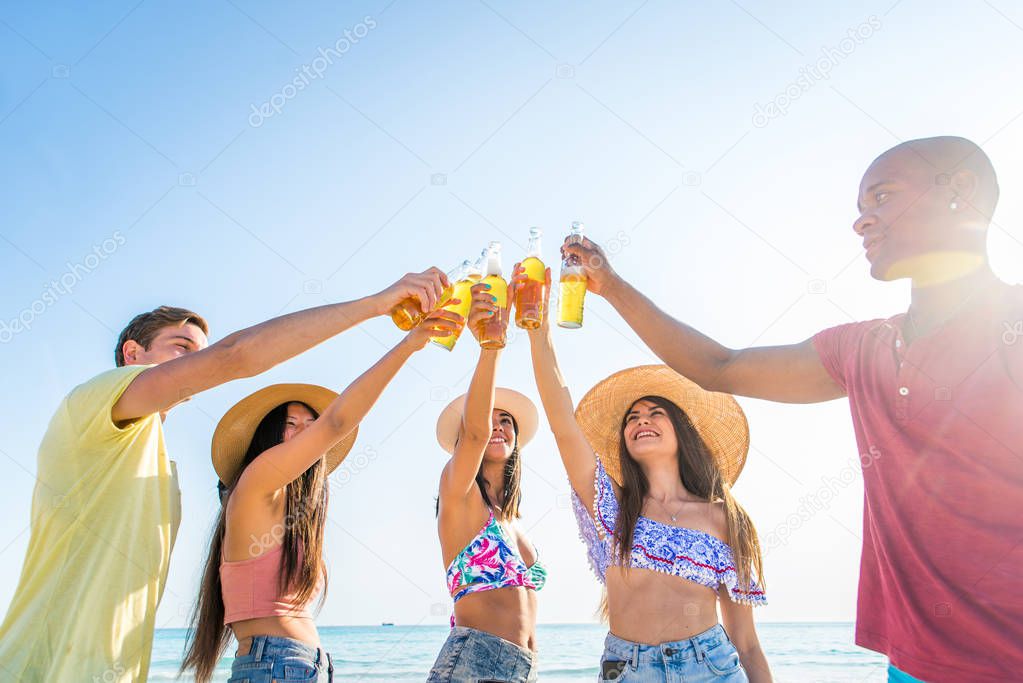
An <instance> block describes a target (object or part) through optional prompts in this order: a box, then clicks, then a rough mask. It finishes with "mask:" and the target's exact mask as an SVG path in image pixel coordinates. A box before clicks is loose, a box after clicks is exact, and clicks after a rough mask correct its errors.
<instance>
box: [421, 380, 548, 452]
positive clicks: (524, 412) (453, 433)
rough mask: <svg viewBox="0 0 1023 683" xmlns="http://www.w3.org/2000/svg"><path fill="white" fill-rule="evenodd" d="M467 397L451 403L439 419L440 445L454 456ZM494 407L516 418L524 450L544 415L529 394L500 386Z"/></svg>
mask: <svg viewBox="0 0 1023 683" xmlns="http://www.w3.org/2000/svg"><path fill="white" fill-rule="evenodd" d="M465 397H466V394H462V395H461V396H459V397H458V398H456V399H455V400H454V401H452V402H451V403H449V404H448V405H447V407H446V408H444V410H443V411H441V414H440V417H438V418H437V443H439V444H440V447H441V448H443V449H444V450H445V451H447V452H448V453H450V454H452V455H454V453H455V443H456V442H457V441H458V432H459V431H460V430H461V429H462V415H463V414H464V413H465ZM494 408H495V409H497V410H504V411H506V412H507V413H509V414H510V415H511V416H512V417H514V418H515V424H517V425H518V428H519V433H518V438H517V442H518V447H519V448H523V447H524V446H525V445H526V444H528V443H529V442H530V441H532V440H533V437H534V436H536V430H537V428H538V427H539V424H540V416H539V413H538V412H537V410H536V404H534V403H533V402H532V401H531V400H530V399H529V397H527V396H526V395H525V394H520V393H519V392H517V391H515V390H514V389H505V388H503V387H497V388H496V389H495V390H494Z"/></svg>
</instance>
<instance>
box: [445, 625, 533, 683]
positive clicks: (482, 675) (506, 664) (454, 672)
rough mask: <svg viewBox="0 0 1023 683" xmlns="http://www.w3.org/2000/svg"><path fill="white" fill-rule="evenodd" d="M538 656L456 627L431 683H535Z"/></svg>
mask: <svg viewBox="0 0 1023 683" xmlns="http://www.w3.org/2000/svg"><path fill="white" fill-rule="evenodd" d="M535 680H536V653H535V652H532V651H530V650H527V649H525V648H523V647H519V646H518V645H516V644H515V643H510V642H508V641H507V640H504V639H503V638H498V637H497V636H495V635H492V634H490V633H487V632H485V631H478V630H476V629H474V628H468V627H466V626H455V627H454V628H452V629H451V632H450V633H449V634H448V639H447V640H446V641H445V642H444V647H442V648H441V650H440V654H439V655H437V661H436V662H434V663H433V669H431V670H430V677H429V678H427V679H426V681H427V683H448V682H449V681H452V682H457V683H490V682H491V681H493V682H494V683H531V682H532V681H535Z"/></svg>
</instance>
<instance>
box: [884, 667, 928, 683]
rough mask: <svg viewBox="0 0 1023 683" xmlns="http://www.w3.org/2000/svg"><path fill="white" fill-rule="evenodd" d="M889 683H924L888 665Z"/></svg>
mask: <svg viewBox="0 0 1023 683" xmlns="http://www.w3.org/2000/svg"><path fill="white" fill-rule="evenodd" d="M888 683H924V681H921V680H920V679H919V678H913V677H912V676H910V675H909V674H908V673H906V672H905V671H902V670H901V669H896V668H895V667H894V666H892V665H891V664H889V665H888Z"/></svg>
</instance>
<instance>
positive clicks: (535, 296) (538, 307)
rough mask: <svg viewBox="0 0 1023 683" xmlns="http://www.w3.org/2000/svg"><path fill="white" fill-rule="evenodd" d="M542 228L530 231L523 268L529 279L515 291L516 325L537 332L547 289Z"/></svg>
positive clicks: (541, 320)
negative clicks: (541, 252) (541, 245)
mask: <svg viewBox="0 0 1023 683" xmlns="http://www.w3.org/2000/svg"><path fill="white" fill-rule="evenodd" d="M540 234H541V233H540V228H530V229H529V246H528V247H527V248H526V258H525V259H523V261H522V267H523V269H524V270H525V271H526V277H527V278H529V279H528V280H526V281H525V282H523V283H522V284H521V285H520V286H519V287H518V289H516V290H515V324H516V325H518V326H519V327H521V328H523V329H525V330H535V329H537V328H538V327H540V323H542V322H543V316H544V315H545V313H546V312H545V311H544V310H543V303H544V299H545V298H546V294H547V292H546V291H545V290H546V288H547V283H546V279H547V278H546V275H545V270H546V268H545V267H544V264H543V261H542V260H541V259H540Z"/></svg>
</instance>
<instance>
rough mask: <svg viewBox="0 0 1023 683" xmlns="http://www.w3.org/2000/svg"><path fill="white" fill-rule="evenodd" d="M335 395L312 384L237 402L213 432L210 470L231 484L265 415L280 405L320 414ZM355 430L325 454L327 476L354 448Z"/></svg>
mask: <svg viewBox="0 0 1023 683" xmlns="http://www.w3.org/2000/svg"><path fill="white" fill-rule="evenodd" d="M337 396H338V395H337V393H336V392H333V391H331V390H330V389H327V388H326V387H321V386H317V385H315V384H273V385H271V386H268V387H266V388H265V389H260V390H259V391H257V392H255V393H254V394H250V395H248V396H246V397H245V398H243V399H242V400H240V401H238V402H237V403H235V404H234V406H232V407H231V409H230V410H228V411H227V413H225V414H224V417H222V418H221V419H220V423H219V424H217V429H216V431H214V432H213V469H214V470H216V472H217V476H219V477H220V481H222V482H224V484H226V485H227V486H231V485H232V484H233V483H234V480H235V477H237V476H238V470H239V468H240V467H241V464H242V461H243V460H244V459H245V454H246V453H247V452H248V450H249V445H250V444H251V443H252V436H253V434H255V433H256V427H258V426H259V423H260V422H262V421H263V418H264V417H266V416H267V414H268V413H269V412H270V411H271V410H273V409H274V408H276V407H277V406H279V405H281V404H282V403H292V402H297V403H305V404H306V405H307V406H309V407H310V408H312V409H313V410H315V411H316V414H317V415H323V413H324V411H325V410H326V409H327V406H329V405H330V404H331V403H332V402H333V401H334V399H336V398H337ZM358 433H359V429H358V427H356V428H355V429H354V430H352V433H351V434H349V435H348V436H346V437H345V438H344V439H343V440H342V441H341V442H340V443H338V444H337V445H335V446H334V447H333V448H331V449H330V450H328V451H327V453H326V458H327V473H328V474H329V473H330V472H333V471H334V469H335V468H336V467H337V466H338V465H340V464H341V461H342V460H344V459H345V456H347V455H348V453H349V452H350V451H351V450H352V446H353V445H355V437H356V436H357V435H358Z"/></svg>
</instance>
